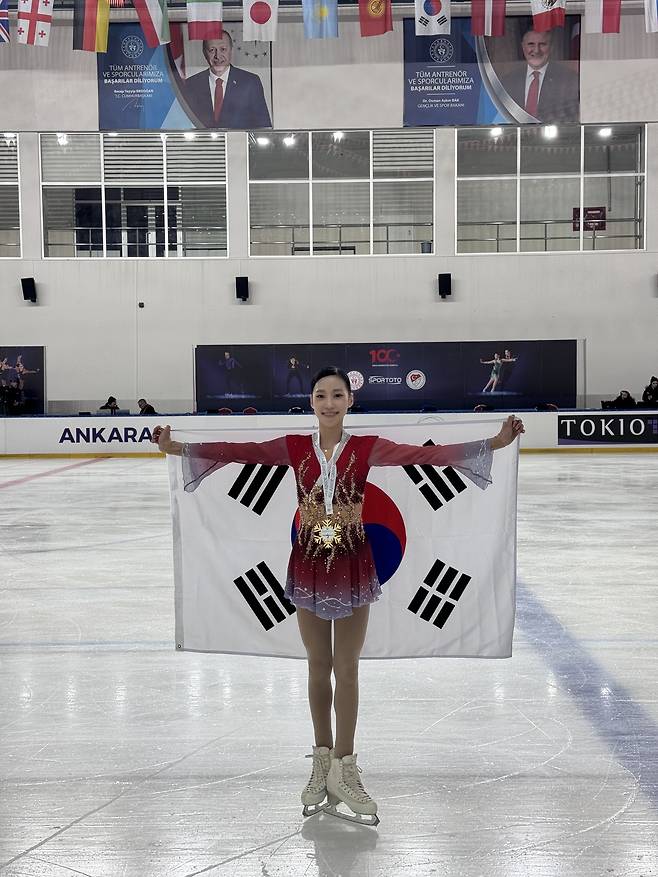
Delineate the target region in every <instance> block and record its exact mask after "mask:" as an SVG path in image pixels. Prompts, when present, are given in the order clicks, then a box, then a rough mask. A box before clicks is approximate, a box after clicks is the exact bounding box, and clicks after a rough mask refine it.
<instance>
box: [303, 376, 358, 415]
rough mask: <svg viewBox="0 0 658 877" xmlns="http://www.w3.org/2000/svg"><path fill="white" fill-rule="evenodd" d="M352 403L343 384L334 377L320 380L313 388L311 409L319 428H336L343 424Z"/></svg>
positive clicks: (349, 394) (350, 395) (350, 396)
mask: <svg viewBox="0 0 658 877" xmlns="http://www.w3.org/2000/svg"><path fill="white" fill-rule="evenodd" d="M353 401H354V400H353V398H352V394H351V393H348V391H347V387H346V386H345V384H344V382H343V381H341V379H340V378H339V377H337V376H336V375H329V377H326V378H321V379H320V380H319V381H318V382H317V384H316V385H315V387H313V394H312V395H311V408H312V409H313V411H314V413H315V416H316V417H317V419H318V421H319V423H320V426H327V427H331V426H338V425H339V424H341V423H342V422H343V418H344V417H345V415H346V414H347V409H348V408H349V407H350V405H351V404H352V402H353Z"/></svg>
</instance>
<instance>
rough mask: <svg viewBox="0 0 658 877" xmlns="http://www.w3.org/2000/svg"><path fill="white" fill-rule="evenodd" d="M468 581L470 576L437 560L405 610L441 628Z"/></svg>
mask: <svg viewBox="0 0 658 877" xmlns="http://www.w3.org/2000/svg"><path fill="white" fill-rule="evenodd" d="M470 580H471V576H469V575H466V573H464V572H461V573H460V572H459V570H457V569H455V568H454V566H446V564H445V563H444V562H443V561H442V560H438V559H437V560H435V561H434V563H433V564H432V568H431V569H430V571H429V572H428V573H427V575H426V576H425V578H424V579H423V584H422V585H421V586H420V588H418V590H417V591H416V593H415V594H414V597H413V600H412V601H411V603H409V606H408V607H407V608H408V609H409V611H410V612H413V613H414V615H418V616H419V617H420V618H421V619H422V620H423V621H429V622H431V623H432V624H434V625H435V626H436V627H439V628H442V627H443V625H444V624H445V623H446V621H447V620H448V619H449V618H450V616H451V614H452V612H453V610H454V608H455V606H456V605H457V601H458V600H459V598H460V597H461V595H462V594H463V593H464V589H465V588H466V585H467V584H468V583H469V582H470Z"/></svg>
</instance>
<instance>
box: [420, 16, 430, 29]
mask: <svg viewBox="0 0 658 877" xmlns="http://www.w3.org/2000/svg"><path fill="white" fill-rule="evenodd" d="M429 23H430V20H429V18H425V16H424V15H421V16H420V18H419V19H418V24H422V26H423V27H427V25H428V24H429Z"/></svg>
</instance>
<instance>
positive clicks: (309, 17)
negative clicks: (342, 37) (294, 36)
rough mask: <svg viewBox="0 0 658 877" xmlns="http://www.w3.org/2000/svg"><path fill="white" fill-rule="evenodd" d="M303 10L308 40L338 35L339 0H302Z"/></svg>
mask: <svg viewBox="0 0 658 877" xmlns="http://www.w3.org/2000/svg"><path fill="white" fill-rule="evenodd" d="M302 11H303V13H304V36H305V37H306V39H307V40H324V39H327V38H329V37H337V36H338V0H302Z"/></svg>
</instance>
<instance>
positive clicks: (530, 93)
mask: <svg viewBox="0 0 658 877" xmlns="http://www.w3.org/2000/svg"><path fill="white" fill-rule="evenodd" d="M552 41H553V38H552V32H551V31H546V32H545V33H538V32H537V31H535V30H527V31H526V32H525V33H524V34H523V38H522V40H521V49H522V51H523V57H524V59H525V64H523V66H522V67H521V65H519V67H520V68H521V69H519V70H515V71H514V72H513V73H511V74H510V75H509V76H507V77H505V78H504V79H503V85H504V86H505V89H506V90H507V93H508V94H509V95H510V97H512V98H513V99H514V100H515V101H516V103H517V104H518V105H519V106H520V107H523V109H524V110H525V111H526V113H528V115H530V116H532V117H533V118H534V119H537V121H540V122H577V121H578V117H579V89H578V74H577V73H575V72H574V71H573V70H571V69H570V68H569V67H568V66H567V65H566V64H564V63H562V62H560V61H551V47H552Z"/></svg>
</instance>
